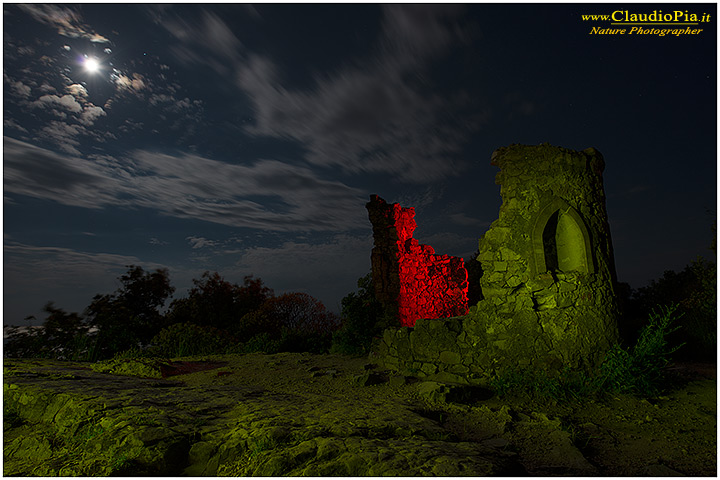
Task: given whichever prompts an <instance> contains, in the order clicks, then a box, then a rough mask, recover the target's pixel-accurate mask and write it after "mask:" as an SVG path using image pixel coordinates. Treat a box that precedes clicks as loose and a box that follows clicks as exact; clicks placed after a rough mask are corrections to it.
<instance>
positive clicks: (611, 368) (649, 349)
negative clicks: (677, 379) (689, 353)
mask: <svg viewBox="0 0 720 480" xmlns="http://www.w3.org/2000/svg"><path fill="white" fill-rule="evenodd" d="M677 309H678V306H677V305H671V306H669V307H662V306H659V307H658V310H659V312H656V311H654V310H653V312H652V313H651V315H650V318H649V322H648V324H647V325H646V326H644V327H643V328H642V329H641V330H640V337H639V338H638V340H637V343H636V344H635V345H634V346H633V347H632V348H631V349H628V350H626V349H623V348H622V347H620V346H619V345H615V346H614V347H613V348H612V349H611V350H610V351H609V352H608V354H607V356H606V357H605V361H604V362H603V364H602V365H601V367H600V379H601V381H600V385H599V387H600V388H602V389H603V390H604V391H607V392H630V393H635V394H639V395H643V396H650V395H654V394H656V393H657V392H658V391H659V389H660V388H661V386H662V383H663V380H664V369H665V367H666V366H667V364H668V363H669V362H670V356H671V355H672V354H673V353H675V352H676V351H677V350H678V349H679V348H680V347H682V344H681V345H677V346H675V347H671V346H670V345H669V343H668V339H667V336H668V335H670V334H671V333H672V332H674V331H676V330H677V329H678V328H680V327H675V328H670V324H671V323H673V322H676V321H677V320H678V319H679V318H680V317H681V316H682V314H680V315H675V312H676V311H677Z"/></svg>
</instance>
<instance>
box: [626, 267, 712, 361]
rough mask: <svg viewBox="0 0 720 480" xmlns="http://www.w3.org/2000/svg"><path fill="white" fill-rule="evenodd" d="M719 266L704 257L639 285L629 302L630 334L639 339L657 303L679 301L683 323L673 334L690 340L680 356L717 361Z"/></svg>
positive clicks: (674, 337) (677, 338)
mask: <svg viewBox="0 0 720 480" xmlns="http://www.w3.org/2000/svg"><path fill="white" fill-rule="evenodd" d="M716 302H717V267H716V264H715V263H714V262H711V261H708V260H706V259H704V258H702V257H698V258H697V259H696V260H694V261H693V262H691V263H690V264H689V265H687V266H686V267H685V268H684V269H683V270H681V271H680V272H674V271H666V272H665V273H664V274H663V276H662V277H661V278H660V279H658V280H653V281H652V282H650V285H648V286H646V287H643V288H639V289H637V290H636V291H634V292H633V293H632V298H631V299H630V300H629V301H628V302H627V303H628V308H627V309H626V310H627V311H626V315H625V316H624V317H625V318H623V324H625V325H629V326H630V328H629V331H627V332H626V337H627V338H628V339H629V340H633V341H634V340H635V339H636V338H638V337H639V333H640V331H641V329H642V327H643V324H644V320H645V319H647V318H648V317H649V316H650V315H652V312H653V309H654V308H655V307H656V305H667V304H673V305H677V315H676V317H677V320H678V321H679V322H680V323H679V325H680V326H681V327H682V328H681V329H680V330H678V331H677V332H674V333H672V334H671V335H670V339H671V340H673V341H675V342H676V343H686V344H687V348H684V349H683V350H681V351H680V352H679V356H681V357H685V358H693V359H698V360H708V361H714V360H715V358H716V355H717V333H716V332H717V308H716Z"/></svg>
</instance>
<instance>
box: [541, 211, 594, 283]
mask: <svg viewBox="0 0 720 480" xmlns="http://www.w3.org/2000/svg"><path fill="white" fill-rule="evenodd" d="M533 249H534V264H533V270H534V272H533V273H534V274H539V273H544V272H547V271H551V272H581V273H589V272H593V271H594V268H593V262H592V250H591V243H590V235H589V234H588V231H587V228H586V227H585V224H584V222H583V221H582V218H581V217H580V214H578V212H577V211H576V210H575V209H574V208H572V207H570V206H569V205H568V204H567V203H566V202H565V201H563V200H562V199H559V198H556V199H555V200H554V201H552V202H551V203H550V204H548V205H547V206H546V207H545V208H543V209H542V210H541V211H540V213H539V214H538V217H537V219H536V222H535V228H534V230H533Z"/></svg>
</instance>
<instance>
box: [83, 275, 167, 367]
mask: <svg viewBox="0 0 720 480" xmlns="http://www.w3.org/2000/svg"><path fill="white" fill-rule="evenodd" d="M119 280H120V282H121V283H122V287H120V288H119V289H118V290H116V291H115V293H111V294H105V295H96V296H95V297H94V298H93V301H92V303H91V304H90V305H89V306H88V307H87V308H86V310H85V316H86V318H87V321H88V323H89V325H91V326H93V327H95V328H97V344H96V351H97V353H98V355H99V356H100V357H108V356H112V355H113V354H115V353H117V352H120V351H123V350H126V349H128V348H132V347H136V346H138V344H141V343H142V344H146V343H148V342H149V341H150V339H151V338H152V337H153V336H155V335H156V334H157V333H158V332H159V331H160V330H161V329H162V328H163V327H164V326H166V322H165V317H164V316H163V315H161V314H160V308H161V307H162V306H163V305H164V304H165V301H166V300H167V298H168V297H169V296H170V295H172V293H173V292H174V291H175V288H174V287H172V286H171V285H170V277H169V273H168V271H167V269H158V270H155V272H152V273H150V272H146V271H144V270H143V268H142V267H139V266H134V265H129V266H128V271H127V273H126V274H125V275H122V276H120V277H119Z"/></svg>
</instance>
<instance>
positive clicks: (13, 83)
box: [3, 3, 717, 324]
mask: <svg viewBox="0 0 720 480" xmlns="http://www.w3.org/2000/svg"><path fill="white" fill-rule="evenodd" d="M658 8H661V9H662V10H663V11H665V12H670V11H673V10H688V11H689V12H690V13H697V14H698V15H701V14H703V13H709V14H711V15H712V17H711V21H710V22H709V23H705V24H703V25H700V26H699V27H695V28H703V31H702V32H701V33H700V34H697V35H686V36H673V35H670V36H663V37H660V36H657V35H624V36H609V35H591V34H590V33H589V32H590V30H591V27H592V26H597V25H602V26H604V27H607V26H609V25H608V24H607V23H608V22H599V21H596V22H587V21H583V20H582V15H583V14H610V13H612V12H613V11H614V10H617V9H623V10H630V11H633V12H637V13H651V12H652V10H653V9H658ZM3 9H4V12H3V24H4V48H3V57H4V70H3V71H4V82H3V100H4V104H3V105H4V108H3V124H4V127H3V154H4V155H3V176H4V209H3V211H4V222H3V227H4V265H3V270H4V286H3V288H4V292H3V293H4V323H5V324H24V323H25V322H24V321H23V318H24V317H25V316H27V315H38V313H39V311H40V310H41V308H42V306H43V305H44V304H45V303H46V302H47V301H49V300H52V301H55V303H56V306H58V307H60V308H64V309H66V310H70V311H81V310H82V309H83V308H84V307H85V306H87V305H88V304H89V302H90V301H91V299H92V297H93V295H95V294H97V293H109V292H111V291H113V290H114V289H115V288H117V287H118V284H117V282H116V277H117V276H119V275H121V274H122V273H124V271H125V270H126V268H125V266H126V265H130V264H134V265H141V266H143V267H144V268H146V269H148V270H151V269H155V268H160V267H165V268H168V269H169V271H170V277H171V281H172V283H173V285H175V286H176V287H177V291H176V293H175V296H176V297H181V296H183V295H184V294H185V292H186V289H187V288H188V287H189V286H191V279H192V278H199V277H200V275H201V274H202V273H203V272H204V271H206V270H210V271H218V272H219V273H220V274H221V275H223V276H224V277H225V278H226V279H227V280H230V281H233V282H242V278H243V277H244V276H245V275H249V274H253V275H255V276H256V277H260V278H262V279H263V281H264V282H265V283H266V285H268V286H269V287H271V288H273V289H274V290H275V292H276V293H282V292H286V291H302V292H307V293H309V294H310V295H313V296H315V297H317V298H318V299H320V300H321V301H323V302H324V303H325V304H326V306H327V307H328V308H330V309H332V310H335V311H338V310H339V304H340V299H341V298H342V297H343V296H344V295H346V294H347V293H349V292H351V291H354V290H355V288H356V280H357V279H358V278H359V277H361V276H363V275H365V274H366V273H368V272H369V270H370V250H371V248H372V232H371V225H370V223H369V221H368V220H367V212H366V210H365V206H364V205H365V203H366V202H367V201H368V199H369V198H368V197H369V195H370V194H373V193H377V194H379V195H380V196H381V197H383V198H385V199H386V200H387V201H390V202H400V203H401V204H402V205H403V206H414V207H415V208H416V220H417V222H418V229H417V230H416V234H415V238H417V239H418V240H419V241H420V242H422V243H428V244H431V245H432V246H433V247H434V248H435V249H436V251H437V252H438V253H445V254H452V255H457V256H462V257H464V258H467V257H468V256H469V255H470V254H472V253H473V252H474V251H475V250H476V248H477V239H478V238H479V237H480V236H481V235H482V234H483V233H484V232H485V230H486V229H487V227H488V225H489V224H490V223H491V222H492V221H493V220H495V219H496V218H497V215H498V208H499V206H500V193H499V187H498V186H497V185H495V183H494V177H495V174H496V173H497V169H496V168H495V167H493V166H491V165H490V155H491V154H492V152H493V151H494V150H495V149H496V148H498V147H501V146H505V145H509V144H512V143H522V144H539V143H543V142H549V143H551V144H553V145H559V146H563V147H567V148H572V149H578V150H582V149H585V148H587V147H591V146H592V147H595V148H597V149H598V150H600V151H601V152H602V153H603V155H604V156H605V160H606V170H605V177H604V178H605V189H606V194H607V207H608V212H609V217H610V225H611V230H612V236H613V242H614V247H615V259H616V266H617V271H618V276H619V279H620V281H625V282H629V283H630V284H631V285H632V286H633V287H640V286H643V285H646V284H647V283H648V282H649V281H650V280H651V279H653V278H658V277H659V276H660V275H662V273H663V271H665V270H669V269H674V270H678V269H681V268H683V267H684V266H685V265H686V264H687V263H689V262H690V261H691V260H693V259H694V258H695V257H696V256H697V255H704V256H706V257H711V256H712V255H714V254H713V252H712V251H711V250H710V249H709V247H710V246H711V244H712V242H713V241H714V236H713V230H712V227H713V225H714V223H715V218H716V185H717V183H716V179H717V174H716V165H717V162H716V161H717V135H716V132H717V96H716V95H717V61H716V58H717V47H716V22H715V20H716V16H715V14H716V5H715V4H714V3H713V4H696V5H689V4H678V5H673V4H658V6H655V5H654V4H640V5H630V4H621V5H618V6H615V5H610V4H598V5H593V4H576V5H573V4H560V5H537V4H531V5H528V4H515V5H485V4H471V5H456V6H433V5H420V6H414V5H373V4H363V5H273V4H260V5H254V6H250V5H231V4H221V5H212V6H204V5H203V6H200V5H169V4H163V5H153V6H151V5H137V4H120V5H110V4H83V5H59V4H45V5H39V4H33V5H27V6H21V5H14V4H4V5H3ZM87 58H95V59H97V60H98V61H99V70H97V71H95V72H90V71H88V68H87V65H86V64H85V60H86V59H87Z"/></svg>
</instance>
